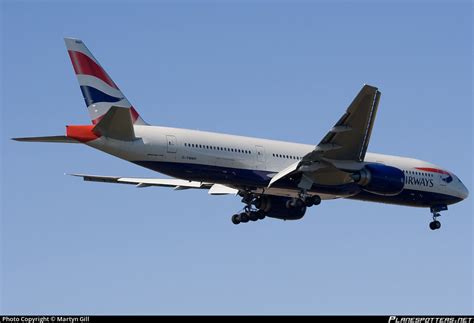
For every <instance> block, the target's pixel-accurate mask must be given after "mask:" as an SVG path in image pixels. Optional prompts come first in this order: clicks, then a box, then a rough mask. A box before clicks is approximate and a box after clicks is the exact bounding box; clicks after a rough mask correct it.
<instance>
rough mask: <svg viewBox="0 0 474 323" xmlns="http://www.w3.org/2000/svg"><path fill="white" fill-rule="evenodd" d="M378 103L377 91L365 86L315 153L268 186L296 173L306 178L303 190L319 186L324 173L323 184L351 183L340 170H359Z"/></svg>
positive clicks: (275, 178) (304, 158)
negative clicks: (312, 183) (313, 184)
mask: <svg viewBox="0 0 474 323" xmlns="http://www.w3.org/2000/svg"><path fill="white" fill-rule="evenodd" d="M379 100H380V92H379V91H378V89H377V88H376V87H373V86H370V85H364V86H363V87H362V89H361V90H360V91H359V93H358V94H357V96H356V97H355V98H354V100H353V101H352V103H351V104H350V105H349V107H348V108H347V110H346V112H345V113H344V114H343V115H342V117H341V118H340V119H339V120H338V121H337V122H336V124H335V125H334V126H333V127H332V128H331V130H329V132H328V133H327V134H326V135H325V136H324V138H323V139H322V140H321V141H320V142H319V144H318V145H317V146H316V147H315V149H314V150H313V151H311V152H310V153H308V154H306V155H305V156H304V157H303V158H302V160H300V161H298V162H296V163H294V164H292V165H290V166H289V167H287V168H286V169H284V170H282V171H280V172H279V173H278V174H276V175H275V176H274V177H273V178H272V180H271V181H270V183H269V185H268V186H269V187H270V186H271V185H273V184H274V183H275V182H277V181H279V180H280V179H283V178H287V177H289V176H291V175H293V174H295V173H302V174H303V175H305V176H303V178H304V181H306V182H307V184H306V185H303V186H308V185H310V184H311V183H310V182H314V181H318V182H319V181H320V180H321V176H320V173H321V174H322V173H324V176H323V177H324V182H325V183H327V184H330V183H331V184H336V183H343V182H347V181H350V180H351V179H350V178H349V177H348V176H346V175H347V174H344V173H343V170H344V169H345V170H348V169H357V168H360V165H361V164H362V162H363V161H364V158H365V154H366V152H367V147H368V145H369V141H370V135H371V134H372V127H373V125H374V120H375V116H376V114H377V108H378V104H379ZM318 178H319V180H318Z"/></svg>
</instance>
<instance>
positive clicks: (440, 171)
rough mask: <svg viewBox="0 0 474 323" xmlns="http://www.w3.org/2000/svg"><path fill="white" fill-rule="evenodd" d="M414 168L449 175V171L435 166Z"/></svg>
mask: <svg viewBox="0 0 474 323" xmlns="http://www.w3.org/2000/svg"><path fill="white" fill-rule="evenodd" d="M415 169H418V170H422V171H425V172H431V173H438V174H444V175H449V173H448V172H447V171H445V170H442V169H437V168H430V167H415Z"/></svg>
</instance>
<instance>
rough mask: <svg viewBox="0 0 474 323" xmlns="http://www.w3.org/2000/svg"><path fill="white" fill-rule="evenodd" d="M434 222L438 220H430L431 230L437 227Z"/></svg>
mask: <svg viewBox="0 0 474 323" xmlns="http://www.w3.org/2000/svg"><path fill="white" fill-rule="evenodd" d="M436 222H438V221H432V222H430V229H431V230H436V229H437V228H436Z"/></svg>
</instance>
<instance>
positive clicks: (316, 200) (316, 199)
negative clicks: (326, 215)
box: [311, 195, 321, 205]
mask: <svg viewBox="0 0 474 323" xmlns="http://www.w3.org/2000/svg"><path fill="white" fill-rule="evenodd" d="M311 199H312V200H313V205H319V204H321V197H320V196H319V195H314V196H312V197H311Z"/></svg>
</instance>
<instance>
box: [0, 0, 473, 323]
mask: <svg viewBox="0 0 474 323" xmlns="http://www.w3.org/2000/svg"><path fill="white" fill-rule="evenodd" d="M1 6H2V7H1V10H0V12H1V17H0V20H1V26H2V34H1V35H2V36H1V41H2V49H1V64H2V66H1V82H2V85H1V91H2V92H1V94H0V97H1V100H2V101H1V106H2V108H1V113H2V118H1V120H2V125H1V129H2V180H1V183H2V201H1V204H2V222H1V243H2V248H1V251H2V264H1V277H2V278H1V290H2V293H1V297H2V298H1V312H2V313H31V314H39V313H75V314H80V313H96V314H190V313H194V314H203V313H207V314H215V313H218V314H239V313H244V314H349V313H355V314H363V313H366V314H380V313H410V314H411V313H418V314H425V313H431V314H447V313H472V312H473V298H472V297H473V294H472V293H473V278H472V272H473V262H472V260H473V257H472V244H473V241H472V229H473V225H472V224H473V221H472V216H473V209H472V199H473V198H472V196H471V197H469V199H468V200H467V201H464V202H462V203H460V204H457V205H454V206H452V207H450V209H449V211H448V212H444V213H443V216H442V218H441V221H442V224H443V227H442V229H441V230H439V231H436V232H431V231H430V230H429V228H428V223H429V221H430V213H429V210H427V209H415V208H406V207H400V206H391V205H384V204H373V203H365V202H357V201H347V200H338V201H327V202H324V203H322V204H321V205H320V206H318V207H314V208H312V209H311V210H310V211H309V212H308V213H307V214H306V216H305V217H304V219H303V220H302V221H295V222H291V221H287V222H283V221H279V220H274V219H268V220H265V221H259V222H256V223H249V224H244V225H239V226H234V225H233V224H232V223H231V222H230V216H231V215H232V214H233V213H235V212H236V211H238V210H239V209H240V208H241V206H242V205H241V203H240V201H239V199H238V198H234V197H210V196H208V195H207V194H206V193H205V192H201V191H180V192H174V191H171V190H168V189H160V188H144V189H137V188H134V187H133V186H132V187H129V186H121V185H108V184H100V183H85V182H82V181H81V180H79V179H77V178H72V177H69V176H64V175H63V173H65V172H86V173H92V174H101V175H124V176H147V177H153V176H156V177H159V176H161V175H160V174H158V173H153V172H151V171H148V170H146V169H141V168H139V167H138V166H135V165H133V164H129V163H127V162H124V161H121V160H119V159H116V158H114V157H111V156H108V155H105V154H102V153H100V152H98V151H95V150H93V149H90V148H88V147H86V146H80V145H60V144H57V145H56V144H29V143H18V142H12V141H10V140H9V138H10V137H15V136H34V135H55V134H63V133H64V130H65V129H64V126H65V125H66V124H87V123H89V118H88V115H87V111H86V108H85V106H84V102H83V99H82V97H81V94H80V90H79V87H78V85H77V82H76V79H75V77H74V74H73V69H72V67H71V66H70V62H69V58H68V56H67V53H66V50H65V48H64V43H63V39H62V38H63V37H65V36H73V37H78V38H82V39H83V40H84V41H85V43H86V44H87V46H88V47H89V48H90V49H91V51H92V52H93V53H94V55H95V56H96V58H97V59H98V60H99V61H100V62H101V63H102V65H103V66H104V67H105V68H106V69H107V71H108V72H109V73H110V74H111V76H112V77H113V79H114V80H115V82H116V83H117V84H118V85H119V86H120V88H121V89H122V90H123V91H124V93H125V94H126V95H127V97H128V98H129V100H130V101H131V102H132V103H133V104H134V106H135V107H136V108H137V110H139V112H140V113H141V114H142V116H143V117H144V119H145V120H146V121H148V122H149V123H152V124H156V125H167V126H175V127H184V128H193V129H202V130H210V131H218V132H228V133H233V134H242V135H249V136H258V137H265V138H272V139H280V140H288V141H296V142H303V143H312V144H317V143H318V142H319V140H320V139H321V138H322V137H323V136H324V134H325V133H326V131H327V130H328V129H329V128H330V127H331V126H332V125H333V124H334V122H335V121H336V120H337V119H338V118H339V117H340V115H341V114H342V113H343V111H344V109H345V108H346V107H347V105H348V104H349V103H350V101H351V100H352V98H353V97H354V96H355V94H356V93H357V92H358V91H359V89H360V87H361V86H362V85H363V84H364V83H369V84H372V85H376V86H378V87H379V88H380V90H381V91H382V99H381V102H380V106H379V112H378V116H377V120H376V123H375V128H374V131H373V134H372V140H371V143H370V146H369V150H370V151H372V152H380V153H388V154H396V155H402V156H413V157H417V158H420V159H423V160H428V161H432V162H434V163H436V164H439V165H441V166H442V167H446V168H447V169H450V170H452V171H453V172H455V173H456V174H457V175H458V176H459V177H460V178H462V179H463V181H464V182H465V184H466V186H467V187H468V188H469V189H470V190H471V193H472V191H473V187H472V138H473V134H472V121H473V120H472V109H473V104H472V88H473V87H472V4H471V3H470V2H464V3H461V2H454V1H446V2H436V3H432V2H428V1H424V2H418V3H416V2H414V3H412V2H402V3H380V2H362V3H360V4H356V3H347V2H346V3H343V2H336V3H329V2H328V3H325V2H317V1H314V2H305V3H295V2H278V3H277V2H271V1H258V2H253V1H232V2H225V3H224V2H222V3H219V4H217V3H204V2H200V3H194V4H193V3H188V2H184V1H179V2H177V3H170V2H161V3H156V4H153V3H149V2H142V3H136V2H128V3H127V2H120V3H115V2H114V3H112V2H109V1H103V2H96V1H94V2H92V1H83V2H70V1H68V2H67V4H66V3H64V4H63V3H62V2H59V1H55V2H43V3H37V2H33V1H31V2H13V1H3V2H2V5H1ZM471 195H472V194H471Z"/></svg>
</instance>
